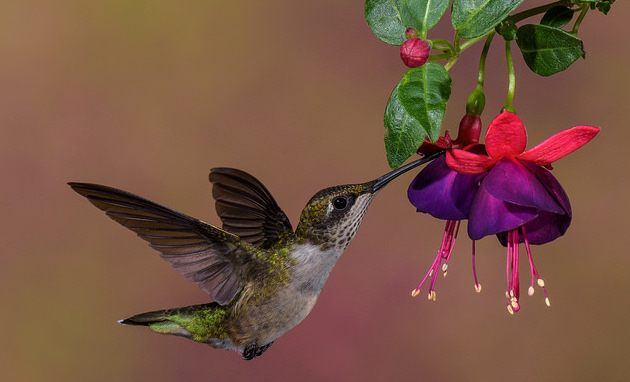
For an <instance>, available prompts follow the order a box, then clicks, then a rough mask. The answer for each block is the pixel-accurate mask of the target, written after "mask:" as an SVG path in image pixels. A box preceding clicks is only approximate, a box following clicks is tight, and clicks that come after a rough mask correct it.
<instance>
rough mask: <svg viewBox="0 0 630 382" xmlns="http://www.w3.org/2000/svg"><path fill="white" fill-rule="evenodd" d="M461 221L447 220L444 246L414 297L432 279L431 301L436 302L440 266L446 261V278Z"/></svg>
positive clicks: (430, 287) (413, 294)
mask: <svg viewBox="0 0 630 382" xmlns="http://www.w3.org/2000/svg"><path fill="white" fill-rule="evenodd" d="M459 224H460V221H459V220H447V221H446V227H445V228H444V237H443V238H442V245H441V246H440V250H439V251H438V253H437V256H436V257H435V260H433V264H431V268H429V271H428V272H427V274H426V275H425V276H424V278H423V279H422V281H421V282H420V284H419V285H418V286H417V287H416V289H414V290H413V291H412V292H411V295H412V296H417V295H418V294H419V293H420V288H421V287H422V285H423V284H424V282H425V281H427V279H428V278H429V277H431V285H430V286H429V295H428V298H429V300H435V282H436V281H437V274H438V272H439V271H440V266H441V265H442V260H445V261H444V265H443V266H442V267H441V268H442V271H443V272H444V276H446V271H447V268H448V261H449V260H450V258H451V255H452V254H453V249H454V247H455V240H456V239H457V233H458V232H459Z"/></svg>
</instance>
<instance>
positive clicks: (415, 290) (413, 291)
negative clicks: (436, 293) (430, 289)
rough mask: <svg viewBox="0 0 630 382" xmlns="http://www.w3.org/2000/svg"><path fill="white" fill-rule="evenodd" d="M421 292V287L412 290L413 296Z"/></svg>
mask: <svg viewBox="0 0 630 382" xmlns="http://www.w3.org/2000/svg"><path fill="white" fill-rule="evenodd" d="M419 294H420V289H414V290H412V291H411V297H416V296H417V295H419Z"/></svg>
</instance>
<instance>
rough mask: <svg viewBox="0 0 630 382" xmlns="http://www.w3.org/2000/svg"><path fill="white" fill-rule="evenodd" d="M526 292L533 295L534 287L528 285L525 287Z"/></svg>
mask: <svg viewBox="0 0 630 382" xmlns="http://www.w3.org/2000/svg"><path fill="white" fill-rule="evenodd" d="M527 294H528V295H530V296H533V295H534V287H533V286H530V287H529V289H527Z"/></svg>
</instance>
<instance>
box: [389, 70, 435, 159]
mask: <svg viewBox="0 0 630 382" xmlns="http://www.w3.org/2000/svg"><path fill="white" fill-rule="evenodd" d="M399 87H400V82H399V83H398V84H397V85H396V87H395V88H394V90H393V91H392V94H391V95H390V96H389V101H388V102H387V107H386V108H385V121H384V122H385V151H386V153H387V163H389V167H391V168H398V167H400V166H401V165H402V164H403V163H404V162H405V161H406V160H407V158H409V157H410V156H412V155H413V154H414V153H415V152H416V150H418V148H419V147H420V145H421V144H422V142H424V138H425V136H426V132H425V131H424V129H423V128H422V125H420V122H418V121H417V120H416V119H415V118H413V117H412V116H410V115H409V113H407V111H406V110H405V108H403V107H402V105H401V104H400V100H399V98H398V90H399Z"/></svg>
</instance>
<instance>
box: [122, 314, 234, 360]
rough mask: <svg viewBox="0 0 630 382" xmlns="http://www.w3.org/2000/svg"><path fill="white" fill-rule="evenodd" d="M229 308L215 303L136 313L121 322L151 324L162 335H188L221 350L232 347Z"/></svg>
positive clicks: (149, 325) (136, 324) (137, 324)
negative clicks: (227, 327)
mask: <svg viewBox="0 0 630 382" xmlns="http://www.w3.org/2000/svg"><path fill="white" fill-rule="evenodd" d="M226 313H227V310H226V308H225V307H224V306H221V305H219V304H217V303H216V302H213V303H210V304H201V305H191V306H186V307H183V308H176V309H166V310H156V311H153V312H147V313H141V314H136V315H135V316H132V317H129V318H126V319H124V320H120V321H118V323H120V324H123V325H134V326H148V327H149V328H150V329H151V330H153V331H154V332H156V333H160V334H171V335H175V336H180V337H185V338H189V339H191V340H194V341H197V342H202V343H205V344H208V345H210V346H212V347H216V348H220V349H229V348H232V346H231V341H230V340H229V339H228V338H227V333H226V331H225V316H226Z"/></svg>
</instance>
